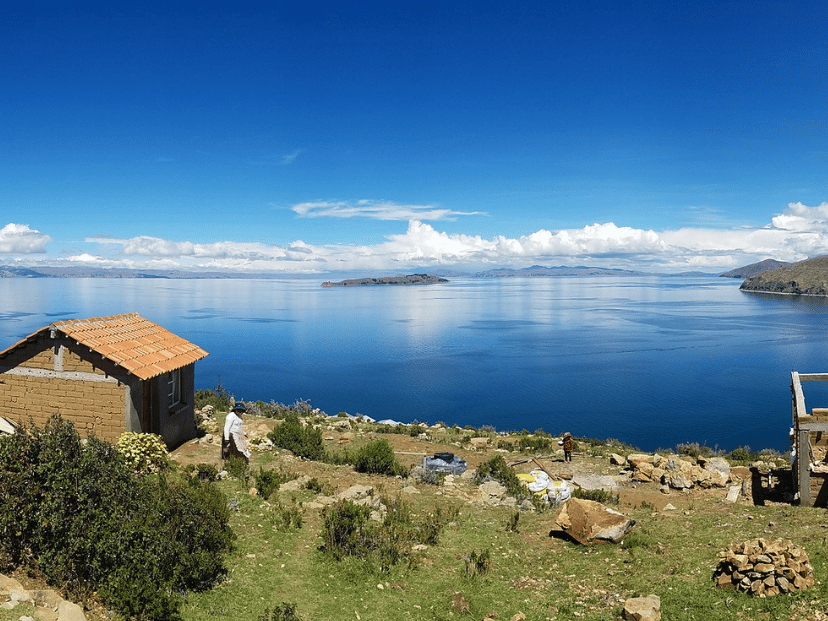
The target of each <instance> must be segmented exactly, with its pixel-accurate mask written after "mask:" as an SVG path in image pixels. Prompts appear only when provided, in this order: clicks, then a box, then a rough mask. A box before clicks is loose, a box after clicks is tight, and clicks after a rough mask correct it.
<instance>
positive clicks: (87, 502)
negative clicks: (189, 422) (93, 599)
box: [0, 417, 234, 619]
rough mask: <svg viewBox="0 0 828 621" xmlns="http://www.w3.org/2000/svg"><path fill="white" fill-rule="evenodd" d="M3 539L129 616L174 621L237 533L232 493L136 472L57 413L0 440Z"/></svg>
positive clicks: (18, 556)
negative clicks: (41, 423) (228, 503)
mask: <svg viewBox="0 0 828 621" xmlns="http://www.w3.org/2000/svg"><path fill="white" fill-rule="evenodd" d="M0 496H2V498H3V499H4V502H3V503H2V504H0V546H2V548H3V551H4V553H5V554H4V556H5V557H6V558H7V559H8V560H9V561H10V562H11V564H12V565H14V566H20V565H22V564H24V563H25V564H29V565H31V566H33V567H34V568H36V569H37V570H38V571H40V572H41V573H42V574H43V575H44V576H45V577H46V578H47V579H48V580H49V582H50V583H52V584H59V585H60V586H61V587H62V588H64V589H65V590H66V591H67V592H68V593H69V594H70V595H71V596H73V597H77V598H80V599H83V598H85V597H87V596H89V595H90V594H91V593H93V592H97V595H98V597H99V598H100V600H101V601H102V602H103V603H104V604H105V605H106V606H108V607H111V608H113V609H115V610H116V611H118V613H119V614H121V615H123V616H126V617H138V618H143V619H175V618H178V616H179V615H178V610H179V607H180V605H181V602H182V598H181V593H182V592H183V591H184V590H188V589H190V590H192V589H200V588H203V587H205V586H207V585H208V584H210V583H211V582H212V581H213V580H215V579H216V578H217V577H218V576H219V575H221V573H222V572H223V557H224V554H225V553H226V552H227V551H229V550H230V549H231V547H232V541H233V539H234V535H233V532H232V530H230V527H229V525H228V519H229V513H228V510H227V506H226V500H225V498H224V495H223V494H222V493H221V492H220V491H219V490H218V489H217V488H216V487H214V486H213V485H212V484H202V483H200V482H199V481H198V479H190V478H188V479H185V480H183V481H180V480H178V479H172V478H170V479H168V478H167V476H166V475H164V474H160V475H147V476H137V477H136V475H135V474H134V473H133V471H132V463H131V462H130V463H128V462H127V461H126V459H125V458H124V456H123V455H122V454H121V453H120V452H119V451H117V450H116V449H115V448H114V447H113V446H112V445H110V444H107V443H105V442H102V441H100V440H98V439H96V438H94V437H91V438H89V440H88V442H87V443H86V444H85V445H84V444H83V443H82V442H81V439H80V437H79V435H78V434H77V432H76V431H75V429H74V426H73V425H72V424H71V423H69V422H65V421H63V420H62V419H60V418H59V417H53V418H52V419H51V420H50V421H49V422H48V423H47V425H46V426H45V428H44V429H43V430H42V431H41V430H38V429H37V428H35V427H32V428H31V429H30V430H28V431H22V430H21V429H18V431H17V433H15V434H14V435H13V436H7V437H4V438H0Z"/></svg>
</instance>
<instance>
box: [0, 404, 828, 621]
mask: <svg viewBox="0 0 828 621" xmlns="http://www.w3.org/2000/svg"><path fill="white" fill-rule="evenodd" d="M223 417H224V415H223V414H222V415H218V416H217V417H216V418H215V419H213V420H212V421H211V422H210V424H209V428H208V431H209V432H210V433H211V434H217V433H219V430H220V429H221V428H222V423H223V420H222V419H223ZM306 422H308V423H309V424H311V425H313V426H316V427H318V429H319V431H320V432H321V434H322V438H323V441H324V444H325V449H326V451H327V453H328V454H329V455H331V454H338V455H340V456H341V455H343V454H344V452H345V451H347V452H348V453H349V454H350V455H354V454H355V453H357V452H359V450H360V448H361V447H364V446H366V445H368V444H370V443H372V442H374V441H376V440H377V439H384V440H387V441H388V442H389V443H390V444H391V445H392V446H393V448H394V452H395V456H396V458H397V459H398V460H399V461H400V462H401V463H402V465H403V466H404V467H411V466H414V465H416V464H419V463H420V462H421V460H422V457H423V455H432V454H434V453H437V452H452V453H455V454H456V455H458V456H460V457H462V458H463V459H465V460H466V461H467V462H468V465H469V468H470V469H476V468H478V467H480V466H481V465H483V464H485V463H488V462H490V461H491V460H492V458H493V457H498V456H502V457H504V458H505V459H506V460H508V461H511V462H513V463H515V465H514V470H515V471H516V472H529V471H530V470H531V469H532V468H534V467H535V466H536V465H537V462H535V461H533V460H534V459H536V460H537V461H538V462H540V464H541V465H543V467H544V468H546V469H547V470H548V471H549V472H550V473H551V474H552V475H553V476H556V477H559V478H565V479H570V480H574V481H576V482H578V483H579V484H580V485H581V486H583V488H584V489H599V488H603V487H613V488H614V489H613V490H612V491H611V492H610V493H605V494H603V495H604V496H605V497H606V498H609V502H610V503H611V506H612V507H613V508H615V509H617V510H618V511H621V512H623V513H624V514H626V515H627V516H629V517H631V518H633V519H634V520H635V521H636V526H635V527H634V529H633V531H632V532H631V533H630V534H629V535H628V536H627V538H626V539H625V540H624V543H623V545H611V544H607V545H599V546H595V547H584V546H581V545H578V544H575V543H572V542H571V541H569V540H565V539H562V538H558V537H552V536H550V532H551V531H552V530H553V527H554V514H555V511H554V509H547V510H520V509H518V508H517V507H516V506H515V505H514V504H511V505H510V504H508V502H507V503H506V504H490V503H487V502H485V501H484V500H482V498H481V492H480V489H479V488H478V485H477V483H476V482H475V480H474V479H473V478H472V477H470V476H468V475H466V476H463V477H455V478H454V480H442V481H440V480H435V481H433V482H431V483H424V482H422V481H420V480H415V479H414V477H412V476H408V477H406V476H382V475H376V474H364V473H359V472H356V471H355V470H354V468H353V467H351V466H349V465H335V464H334V463H323V462H318V461H310V460H305V459H300V458H297V457H295V456H294V455H293V454H292V453H290V452H289V451H286V450H282V449H272V448H270V447H267V446H265V445H266V441H265V439H266V438H267V436H268V432H270V431H271V430H272V429H273V428H274V427H275V426H276V425H277V424H280V423H279V421H276V420H274V419H268V418H259V417H255V416H248V417H247V419H246V425H247V430H248V435H249V436H250V438H251V441H252V444H254V445H257V446H259V447H260V449H261V450H255V451H254V452H253V456H252V460H251V465H250V467H249V468H248V469H247V470H246V471H244V470H237V471H234V475H231V476H228V477H226V478H224V479H222V480H220V481H219V482H218V485H219V486H220V488H221V489H222V490H223V492H224V493H225V494H226V496H227V500H228V506H229V507H231V508H232V513H231V526H232V528H233V530H234V532H235V533H236V535H237V537H238V538H237V540H236V547H235V549H234V551H233V552H232V553H231V554H230V556H229V558H228V560H227V566H228V569H229V571H228V573H227V575H226V578H225V579H224V580H223V581H222V582H221V583H220V584H218V585H217V586H214V587H213V588H210V589H207V590H204V591H202V592H195V593H193V592H188V593H187V594H186V600H185V603H184V605H183V608H182V610H181V612H182V617H183V619H184V620H186V621H201V620H203V621H207V620H212V619H217V618H233V619H242V620H251V621H262V620H264V621H295V620H296V619H302V620H304V621H313V620H320V621H321V620H324V621H328V620H354V621H369V620H371V621H374V620H376V621H379V620H382V621H385V620H387V619H411V620H415V621H417V620H419V621H436V620H442V621H449V620H457V619H470V620H471V619H477V620H480V619H489V620H491V619H497V620H498V621H500V620H506V621H509V620H515V621H518V620H520V619H527V620H530V621H534V620H539V621H547V620H555V621H558V620H560V621H564V620H571V619H584V620H588V621H598V620H602V621H616V620H619V619H621V614H622V607H623V603H624V601H625V600H626V599H628V598H631V597H637V596H646V595H648V594H656V595H658V596H659V597H660V598H661V612H662V618H663V619H670V620H671V621H689V620H691V619H705V620H713V621H716V620H722V621H724V620H728V621H730V620H733V619H770V620H779V621H782V620H785V621H818V620H820V619H825V617H824V616H820V615H822V614H823V613H822V611H823V610H825V609H826V608H828V591H827V590H826V585H828V582H827V581H826V572H828V549H826V546H825V538H826V535H825V526H824V524H825V510H824V509H812V508H799V507H793V506H790V505H786V504H782V503H779V504H776V503H773V502H771V499H776V500H779V498H780V496H779V495H778V494H775V492H774V489H775V488H771V487H768V486H767V481H768V476H767V469H766V466H762V467H761V468H759V467H757V468H754V470H753V471H752V475H751V476H749V478H748V479H747V480H748V484H747V487H746V488H745V491H746V492H747V495H746V496H745V495H742V496H741V497H740V499H739V500H738V501H737V502H735V503H731V502H727V501H725V496H726V494H727V491H728V490H727V489H726V488H724V489H722V488H718V489H699V488H694V489H692V490H689V491H687V492H679V491H671V492H669V493H664V492H662V491H661V489H660V486H659V484H657V483H641V482H633V481H632V480H631V479H630V477H629V474H622V473H621V467H619V466H615V465H612V464H611V463H610V458H609V456H610V454H611V453H619V454H622V455H626V454H629V453H630V452H635V451H634V449H633V448H632V447H629V446H626V445H623V444H622V443H620V442H618V441H614V440H609V441H606V442H598V441H593V440H587V439H584V438H580V439H578V443H577V446H576V449H575V457H574V461H573V462H571V463H568V462H564V461H563V458H562V455H561V453H560V450H559V447H558V444H557V440H558V439H557V438H555V437H552V436H550V435H549V434H545V433H542V432H536V433H534V434H530V433H528V432H523V433H513V434H503V433H496V432H495V431H493V430H492V429H490V428H489V429H461V428H459V427H452V428H448V427H445V426H440V425H435V426H430V427H429V426H426V425H411V426H401V427H399V428H389V427H387V426H382V425H378V424H373V423H364V422H356V421H353V420H347V419H343V418H341V417H330V418H329V417H326V416H324V415H320V416H317V417H310V418H307V419H306ZM217 438H218V436H217V435H214V437H212V438H211V436H209V435H208V436H206V437H205V438H202V440H201V441H198V442H194V443H188V444H185V445H183V446H181V447H179V448H178V449H177V450H176V451H175V452H174V453H173V459H174V460H175V462H176V463H177V467H178V468H182V469H185V470H186V469H190V470H192V469H193V467H195V472H199V471H205V472H206V471H207V470H208V467H209V466H210V465H212V466H215V467H221V466H222V462H221V461H220V459H219V447H218V446H217V444H215V443H211V442H210V440H211V439H215V440H217ZM521 449H522V450H521ZM704 449H705V447H699V446H697V445H686V446H682V447H676V448H675V449H671V450H668V451H663V452H664V453H675V452H676V451H677V450H678V451H679V452H681V453H683V454H685V455H687V454H695V453H696V452H699V451H703V450H704ZM708 451H709V449H708ZM729 457H730V458H731V463H735V462H734V461H733V460H734V459H740V460H741V461H740V462H739V463H742V464H744V463H745V461H744V460H752V459H757V458H758V457H759V456H757V455H751V454H750V453H749V452H748V451H747V450H746V449H745V448H743V449H737V450H736V451H733V453H732V454H731V455H730V456H729ZM762 459H763V460H764V463H765V464H768V463H770V462H773V464H775V467H774V466H772V467H771V468H772V470H771V472H773V473H774V480H775V482H777V483H781V482H784V481H785V480H786V479H787V478H788V477H789V476H790V470H789V469H787V470H786V469H785V467H784V466H785V463H786V459H785V458H784V457H782V456H780V455H778V454H774V453H772V452H764V453H763V454H762ZM329 461H330V460H329ZM333 461H336V460H333ZM518 462H519V463H518ZM763 472H764V473H765V474H762V473H763ZM262 473H274V474H275V475H277V478H278V479H279V480H280V481H281V485H280V487H279V488H278V489H277V490H276V491H275V492H274V493H273V494H272V495H271V496H270V497H268V498H263V497H262V495H261V494H260V493H258V492H257V491H255V490H256V489H257V483H260V482H261V481H262V480H264V479H267V477H262ZM354 484H362V485H366V486H370V487H372V488H373V490H374V494H375V496H377V497H379V498H381V499H383V502H384V503H385V504H386V505H387V506H389V507H392V506H393V507H396V513H395V515H396V516H397V518H396V519H395V520H394V522H393V524H392V527H391V528H390V530H386V531H384V532H386V537H387V538H386V540H385V543H384V544H383V545H390V544H393V543H395V542H396V543H402V545H403V546H406V545H407V544H406V543H405V542H406V541H407V539H406V536H407V534H410V533H407V531H406V528H408V530H409V531H410V530H411V529H412V527H411V526H410V525H414V526H413V528H414V529H415V530H416V529H417V528H419V526H417V525H422V524H435V523H439V526H440V529H439V533H438V534H437V535H435V536H434V538H433V540H431V541H430V543H429V544H428V545H423V546H421V547H419V548H417V549H407V550H406V552H405V553H404V554H403V555H402V556H401V557H400V559H399V561H398V562H396V563H383V562H381V561H380V560H378V559H379V557H378V556H375V555H367V556H366V557H365V558H359V557H345V558H343V559H342V560H336V558H335V557H334V556H333V555H331V554H328V553H326V552H324V551H323V550H322V549H321V547H322V544H323V543H324V542H325V541H326V536H325V533H326V531H325V515H326V514H325V509H323V504H324V503H323V502H322V499H323V497H327V496H331V495H333V494H336V493H338V492H341V491H343V490H345V489H347V488H349V487H350V486H352V485H354ZM614 498H617V501H615V500H614ZM438 514H439V515H438ZM440 516H442V517H440ZM406 520H407V521H406ZM406 524H409V526H408V527H406V526H405V525H406ZM757 537H764V538H768V539H777V538H781V539H790V540H791V541H793V542H794V543H795V544H797V545H799V546H802V547H803V548H804V549H805V550H806V552H807V553H808V554H809V555H810V560H811V563H812V564H813V566H814V571H815V576H816V580H817V583H816V584H815V585H814V586H813V587H812V588H810V589H809V590H807V591H804V592H802V593H799V594H796V595H792V596H777V597H770V598H766V599H760V598H752V597H750V596H748V595H744V594H742V593H739V592H735V591H732V590H722V589H719V588H716V587H715V586H714V584H713V580H712V576H713V571H714V569H715V567H716V565H717V563H718V560H719V558H718V553H719V552H721V551H723V550H724V549H725V548H726V547H727V546H729V545H731V544H734V543H740V542H743V541H746V540H749V539H754V538H757ZM276 610H278V611H279V612H274V611H276ZM288 610H289V611H290V612H289V613H288V612H286V611H288ZM14 612H15V613H16V614H15V615H14V616H13V617H7V616H3V615H4V614H5V613H4V612H2V611H0V620H2V621H6V619H9V621H10V620H11V619H12V618H14V619H18V618H19V617H20V612H19V611H14ZM88 618H89V619H90V621H92V620H94V619H112V618H113V617H112V616H111V615H108V614H107V613H105V611H101V612H100V613H94V612H90V613H88Z"/></svg>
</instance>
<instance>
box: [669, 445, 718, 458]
mask: <svg viewBox="0 0 828 621" xmlns="http://www.w3.org/2000/svg"><path fill="white" fill-rule="evenodd" d="M676 452H677V453H678V454H679V455H690V456H691V457H694V458H696V459H698V458H699V457H711V456H713V455H715V454H716V451H715V450H713V449H712V448H710V447H709V446H705V445H703V444H699V443H698V442H684V443H682V444H678V445H676Z"/></svg>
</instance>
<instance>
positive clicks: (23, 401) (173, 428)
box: [0, 313, 207, 448]
mask: <svg viewBox="0 0 828 621" xmlns="http://www.w3.org/2000/svg"><path fill="white" fill-rule="evenodd" d="M205 356H207V352H206V351H204V350H203V349H201V348H200V347H198V346H197V345H194V344H193V343H190V342H189V341H187V340H185V339H183V338H181V337H180V336H177V335H175V334H173V333H172V332H170V331H168V330H166V329H164V328H162V327H161V326H159V325H158V324H155V323H153V322H152V321H149V320H148V319H144V318H143V317H141V316H140V315H139V314H138V313H128V314H124V315H113V316H111V317H94V318H91V319H68V320H65V321H56V322H54V323H51V324H49V325H48V326H46V327H44V328H41V329H40V330H38V331H37V332H34V333H33V334H31V335H29V336H27V337H26V338H25V339H23V340H22V341H20V342H18V343H15V344H14V345H12V346H11V347H9V348H8V349H6V350H4V351H0V417H4V418H6V419H8V420H10V421H13V422H16V423H18V424H24V425H26V424H28V422H29V420H32V421H34V423H35V424H36V425H37V426H38V427H43V426H44V425H45V424H46V422H47V421H48V420H49V418H51V416H52V415H53V414H60V415H61V416H62V417H63V418H64V419H66V420H71V421H72V422H73V423H74V425H75V428H76V429H77V430H78V432H79V433H80V435H81V436H82V437H86V436H89V435H95V436H96V437H98V438H100V439H102V440H106V441H109V442H115V441H117V439H118V436H120V434H121V433H123V432H125V431H136V432H144V433H155V434H158V435H160V436H161V437H162V438H164V441H165V442H166V443H167V446H169V447H170V448H172V447H175V446H178V445H179V444H181V443H182V442H185V441H187V440H189V439H191V438H193V437H195V433H196V430H195V421H194V418H193V414H194V403H193V402H194V395H195V363H196V361H197V360H200V359H202V358H204V357H205Z"/></svg>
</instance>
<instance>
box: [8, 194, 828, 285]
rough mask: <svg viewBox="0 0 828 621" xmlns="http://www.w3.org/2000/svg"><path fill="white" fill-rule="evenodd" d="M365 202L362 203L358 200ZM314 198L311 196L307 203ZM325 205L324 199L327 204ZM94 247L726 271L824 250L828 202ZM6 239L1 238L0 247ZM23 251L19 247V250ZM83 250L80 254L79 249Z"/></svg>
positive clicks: (178, 265) (310, 258)
mask: <svg viewBox="0 0 828 621" xmlns="http://www.w3.org/2000/svg"><path fill="white" fill-rule="evenodd" d="M363 203H364V204H363ZM308 205H310V204H308ZM313 205H315V207H308V211H307V213H313V214H314V216H319V215H321V213H322V212H323V211H331V213H340V215H339V216H338V217H351V216H346V215H342V214H344V213H345V212H348V211H353V212H355V213H353V214H352V215H357V214H356V212H360V211H365V212H366V213H372V214H374V216H375V217H379V216H380V215H383V216H385V217H387V219H393V218H392V217H391V216H392V215H394V214H396V215H401V214H402V213H411V212H415V211H417V210H420V211H421V212H425V211H426V209H425V208H424V207H419V208H418V207H412V206H401V205H396V204H393V203H379V202H370V201H363V202H360V203H357V204H355V205H350V206H348V205H344V204H340V203H324V204H321V203H314V204H313ZM322 205H325V206H324V207H323V206H322ZM10 239H14V240H17V241H18V242H19V241H20V240H22V239H29V240H30V241H31V240H32V239H39V240H40V244H41V246H40V247H41V248H43V247H45V243H46V241H48V240H49V239H51V238H49V236H45V235H42V234H41V233H39V232H37V231H31V229H29V227H28V226H26V225H7V226H6V227H5V228H4V229H2V231H0V244H2V243H6V244H7V246H6V247H8V248H11V247H14V248H21V247H25V248H28V247H33V246H32V245H31V244H30V245H26V244H22V245H17V246H12V245H11V243H10V242H9V241H8V240H10ZM86 243H87V244H89V245H90V248H89V249H88V250H87V249H81V250H76V251H74V252H73V255H74V256H72V258H71V259H65V260H64V261H67V262H72V263H79V262H81V263H82V262H86V263H89V264H94V265H99V266H100V265H105V266H111V267H115V266H121V267H130V268H141V269H182V270H210V271H212V270H231V271H249V272H273V273H279V272H284V273H320V272H328V271H343V272H363V273H383V274H387V273H389V272H394V273H400V272H404V271H406V270H413V269H428V268H437V267H455V268H457V269H460V270H468V271H475V270H478V269H485V268H488V267H526V266H529V265H533V264H539V265H593V266H600V267H616V268H627V269H646V270H651V271H662V272H676V271H685V270H705V271H710V272H717V271H724V270H726V269H730V268H733V267H738V266H741V265H747V264H749V263H753V262H756V261H760V260H762V259H766V258H776V259H780V260H785V261H798V260H802V259H806V258H808V257H812V256H816V255H820V254H826V249H828V203H823V204H821V205H818V206H816V207H808V206H807V205H803V204H801V203H791V204H790V205H788V207H787V209H786V210H785V211H784V212H783V213H780V214H778V215H776V216H775V217H774V218H773V219H772V221H771V222H770V223H769V224H768V225H766V226H764V227H755V228H721V229H714V228H681V229H674V230H665V231H654V230H648V229H637V228H632V227H627V226H618V225H616V224H615V223H613V222H604V223H595V224H591V225H588V226H585V227H583V228H578V229H562V230H550V229H546V228H541V229H538V230H537V231H535V232H532V233H529V234H526V235H521V236H519V237H506V236H503V235H496V236H494V237H492V238H486V237H483V236H481V235H467V234H463V233H448V232H446V231H441V230H439V229H438V228H435V226H433V225H431V224H428V223H425V222H423V221H422V220H420V219H418V218H412V219H410V220H409V221H408V226H407V228H406V229H405V231H404V232H400V233H394V234H390V235H388V236H387V237H386V239H385V240H384V241H382V242H380V243H376V244H364V245H346V244H327V245H313V244H309V243H306V242H304V241H301V240H297V241H294V242H291V243H290V244H287V245H278V244H265V243H260V242H233V241H218V242H213V243H206V244H205V243H197V242H193V241H187V240H185V241H173V240H168V239H163V238H159V237H151V236H137V237H133V238H130V239H116V238H111V237H107V236H96V237H90V238H87V239H86ZM2 247H3V246H1V245H0V248H2ZM16 251H17V252H20V250H19V249H18V250H16ZM83 252H85V254H81V253H83Z"/></svg>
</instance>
